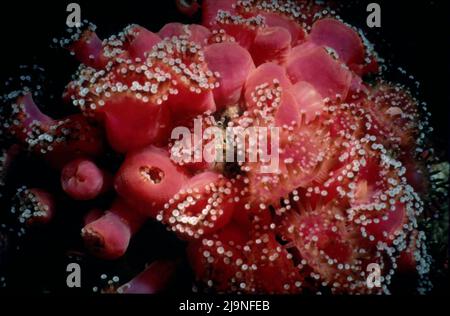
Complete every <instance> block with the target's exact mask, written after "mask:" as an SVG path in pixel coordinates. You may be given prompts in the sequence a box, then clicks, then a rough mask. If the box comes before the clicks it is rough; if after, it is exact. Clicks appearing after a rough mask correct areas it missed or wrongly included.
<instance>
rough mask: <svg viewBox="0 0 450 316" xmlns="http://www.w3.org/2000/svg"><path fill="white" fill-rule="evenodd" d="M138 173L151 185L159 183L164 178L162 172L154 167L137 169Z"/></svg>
mask: <svg viewBox="0 0 450 316" xmlns="http://www.w3.org/2000/svg"><path fill="white" fill-rule="evenodd" d="M139 173H140V174H141V176H142V177H143V178H144V179H145V180H146V181H149V182H151V183H152V184H159V183H161V181H163V180H164V177H165V173H164V171H163V170H161V169H159V168H158V167H155V166H142V167H140V168H139Z"/></svg>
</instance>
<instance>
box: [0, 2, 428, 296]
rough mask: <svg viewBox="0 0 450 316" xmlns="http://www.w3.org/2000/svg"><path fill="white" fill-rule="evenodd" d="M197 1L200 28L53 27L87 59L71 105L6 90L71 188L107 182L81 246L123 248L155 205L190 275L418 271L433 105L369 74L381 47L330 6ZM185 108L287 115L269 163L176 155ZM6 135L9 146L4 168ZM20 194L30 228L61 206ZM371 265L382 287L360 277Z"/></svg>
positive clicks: (207, 113) (287, 286)
mask: <svg viewBox="0 0 450 316" xmlns="http://www.w3.org/2000/svg"><path fill="white" fill-rule="evenodd" d="M184 9H187V8H184ZM202 10H203V19H202V25H196V24H191V25H182V24H180V23H169V24H167V25H165V26H164V27H163V28H162V29H161V30H160V31H159V32H158V33H153V32H151V31H149V30H147V29H145V28H143V27H140V26H136V25H132V26H129V27H127V28H126V29H125V30H123V32H121V33H119V34H118V35H117V36H112V37H111V38H109V39H106V40H103V41H102V40H100V39H99V38H98V37H97V35H96V34H95V28H94V27H93V26H92V25H87V26H86V27H85V28H84V29H83V31H81V30H80V31H79V32H78V33H76V34H74V35H73V36H72V38H70V39H67V40H62V41H61V43H62V44H63V45H64V46H65V47H68V48H69V49H70V50H71V51H72V52H73V54H74V55H75V56H76V57H77V58H78V59H79V60H80V61H81V63H82V64H81V65H80V67H79V70H78V71H77V73H76V75H75V76H74V79H73V81H72V82H71V83H69V84H68V85H67V88H66V91H65V93H64V96H63V100H64V101H65V102H67V103H71V104H73V105H75V106H76V107H77V108H78V109H79V112H80V113H79V114H74V115H71V116H69V117H67V118H64V119H59V120H54V119H52V118H50V117H48V116H46V115H45V114H43V113H42V112H41V111H40V110H39V109H38V107H37V106H36V105H35V104H34V102H33V98H32V91H29V90H23V91H21V92H15V93H11V94H9V95H8V96H6V97H5V98H4V100H3V103H4V104H2V124H3V126H2V127H3V128H2V129H3V131H4V134H5V135H8V136H9V137H12V138H14V139H15V140H16V142H18V143H19V144H20V146H21V147H22V149H27V150H29V151H30V152H32V153H34V154H36V155H39V156H41V157H42V158H43V159H44V160H45V161H47V162H48V163H49V164H50V165H51V166H53V167H54V168H58V169H60V170H61V180H60V181H61V187H62V190H63V191H64V192H65V194H67V195H68V196H70V197H71V198H72V199H74V200H93V199H96V198H98V197H99V196H101V195H103V194H104V193H105V192H110V191H114V192H115V196H116V197H115V200H114V201H111V207H110V208H109V209H108V210H106V211H101V210H98V209H95V210H92V211H90V212H88V213H87V214H86V216H85V226H84V227H83V228H82V229H81V236H82V238H83V239H84V241H85V245H86V247H87V249H89V250H90V251H91V252H92V253H93V254H94V255H95V256H98V257H100V258H103V259H116V258H119V257H121V256H123V255H124V254H125V252H126V250H127V247H128V245H129V242H130V239H132V236H133V234H135V233H136V232H137V231H138V230H139V229H140V227H141V226H142V224H143V223H144V222H145V221H146V220H147V219H156V220H158V221H161V222H162V223H163V224H165V225H166V227H167V228H168V229H169V230H171V231H173V232H174V233H175V234H176V235H177V236H178V237H179V238H180V239H183V240H186V241H187V242H188V247H187V253H188V257H189V260H190V262H191V266H192V269H193V271H194V273H195V276H196V279H197V281H198V282H197V286H196V288H197V289H204V290H207V289H210V290H212V291H216V292H238V293H301V292H307V293H325V292H326V291H330V292H332V293H388V292H389V285H390V283H391V280H392V278H393V276H394V275H395V273H396V272H400V273H401V272H405V271H416V273H417V274H418V276H419V279H422V281H424V282H423V283H422V284H425V285H426V282H425V280H426V275H427V273H428V270H429V265H430V257H429V255H428V254H427V249H426V241H425V234H424V233H423V232H422V231H421V230H420V227H419V222H418V221H419V219H420V216H421V214H422V213H423V211H424V209H425V208H426V207H427V204H426V203H425V202H424V201H425V197H426V196H427V195H428V192H429V190H430V181H431V180H430V177H429V176H428V167H429V165H430V164H431V163H432V162H433V158H432V151H431V150H427V148H426V143H425V141H426V138H425V136H426V133H427V131H428V129H430V128H429V127H428V123H427V120H426V119H427V115H426V109H424V108H423V107H422V105H421V104H420V103H419V102H418V101H417V100H416V99H415V98H414V97H413V96H412V95H411V94H410V93H409V92H408V91H407V90H406V89H405V88H404V87H402V86H400V85H396V84H391V83H388V82H384V81H382V80H381V79H380V80H379V81H377V82H376V83H374V84H367V83H366V82H364V80H363V77H364V76H365V75H368V74H376V73H377V72H378V64H377V58H376V54H375V53H374V52H372V51H371V50H370V49H369V48H368V47H367V45H365V44H364V42H363V40H362V37H361V35H360V34H359V33H358V31H357V30H355V29H354V28H352V27H351V26H349V25H347V24H345V23H344V22H342V21H341V20H340V19H339V18H338V17H336V16H333V15H332V13H333V12H332V11H331V10H327V9H325V8H323V7H322V6H319V5H316V4H312V3H311V2H310V1H297V2H295V1H282V0H278V1H264V0H261V1H257V0H246V1H244V0H229V1H225V0H221V1H216V0H210V1H208V0H206V1H203V8H202ZM422 112H423V113H422ZM194 119H200V120H202V121H203V122H205V124H204V126H205V128H206V127H207V126H217V127H220V128H226V127H236V126H238V127H243V128H247V127H266V128H268V127H277V128H279V130H280V142H279V147H280V148H279V152H280V160H279V162H280V163H279V167H278V169H277V171H276V172H272V173H261V167H262V166H264V164H265V163H266V162H264V161H260V162H247V161H241V162H237V163H208V162H206V161H200V162H183V161H179V160H175V159H173V155H172V153H173V152H174V150H173V149H174V148H178V147H177V146H179V145H180V144H178V143H176V142H174V141H173V140H172V139H171V137H170V136H171V131H172V129H173V128H174V127H176V126H186V127H188V128H191V129H193V128H194V127H193V122H194ZM104 139H105V140H106V142H105V141H104ZM175 145H176V146H175ZM242 145H243V144H239V143H236V144H235V146H236V147H238V148H239V146H241V147H242ZM244 147H245V146H244ZM110 148H111V149H112V150H113V151H115V152H117V153H119V154H123V155H124V156H125V159H124V161H123V163H122V164H121V165H120V167H119V168H118V170H114V171H113V170H111V169H108V168H106V167H104V166H102V165H100V164H99V163H98V161H99V157H102V156H104V155H105V153H106V152H108V151H109V150H111V149H110ZM178 149H179V148H178ZM16 150H17V147H11V148H10V149H9V150H5V151H4V153H3V156H2V160H1V162H2V171H5V170H7V166H8V164H9V162H10V161H11V159H12V158H11V157H12V155H13V153H14V152H15V151H16ZM247 151H249V148H247ZM246 154H248V155H250V154H251V153H250V152H247V153H246ZM113 172H115V174H113ZM16 199H17V201H18V202H17V203H16V204H15V206H14V207H13V208H12V209H11V211H12V212H13V213H14V214H17V215H18V218H20V221H21V223H23V224H24V225H32V224H33V223H35V222H46V221H49V220H51V217H52V214H53V213H54V212H57V211H58V208H60V206H58V205H55V203H54V201H53V199H52V197H51V192H44V191H43V190H41V189H38V188H26V187H22V188H20V189H19V190H18V191H17V194H16ZM370 264H378V266H379V267H380V270H381V273H382V275H381V286H380V287H368V286H367V282H366V281H367V278H368V277H369V274H370V273H371V271H370V270H368V269H367V267H368V266H369V265H370ZM173 268H174V264H173V263H171V262H165V263H161V262H156V263H154V264H152V265H150V267H149V268H148V269H147V270H146V271H145V272H144V273H143V274H142V275H140V276H138V277H137V278H136V279H134V280H133V281H131V282H130V283H127V284H126V285H124V286H122V287H120V288H119V292H154V291H157V290H158V289H160V288H162V287H163V285H164V284H165V280H166V279H168V275H169V274H170V271H171V270H172V269H173Z"/></svg>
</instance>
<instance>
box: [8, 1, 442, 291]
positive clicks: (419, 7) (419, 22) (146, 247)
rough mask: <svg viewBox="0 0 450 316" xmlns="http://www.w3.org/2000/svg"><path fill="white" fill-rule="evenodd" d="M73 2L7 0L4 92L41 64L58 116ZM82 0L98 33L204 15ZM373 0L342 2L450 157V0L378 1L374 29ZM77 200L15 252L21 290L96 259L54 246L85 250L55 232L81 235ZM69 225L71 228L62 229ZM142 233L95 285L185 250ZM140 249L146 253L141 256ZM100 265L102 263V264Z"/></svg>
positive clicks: (47, 103)
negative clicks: (422, 107)
mask: <svg viewBox="0 0 450 316" xmlns="http://www.w3.org/2000/svg"><path fill="white" fill-rule="evenodd" d="M69 2H72V1H48V2H44V1H22V0H20V1H19V0H17V1H12V2H8V3H5V2H2V3H1V4H0V40H1V41H0V43H1V44H0V45H1V46H0V51H1V54H0V94H2V93H3V92H4V90H2V82H4V81H5V80H6V79H8V78H9V77H11V76H12V77H16V76H17V75H18V74H20V73H23V72H24V73H29V71H28V70H26V71H25V70H22V71H19V70H18V69H19V66H20V65H24V64H38V65H41V66H43V68H45V76H38V77H40V79H39V80H40V82H41V83H42V86H43V88H44V94H43V96H42V98H41V99H40V100H39V99H38V100H37V101H38V104H40V105H41V104H43V105H44V109H45V111H46V112H47V113H49V114H53V115H63V114H66V113H67V111H71V110H73V109H66V108H64V107H61V106H60V101H59V99H58V98H59V96H60V95H61V93H62V91H63V87H64V85H65V84H66V83H67V82H68V81H69V79H70V77H71V75H72V74H73V73H74V71H75V69H76V67H77V62H75V61H74V59H73V58H72V57H71V56H69V54H68V52H66V51H64V50H63V49H58V48H55V47H52V45H53V44H52V39H53V38H55V37H56V38H59V37H60V36H62V35H64V34H65V33H64V30H65V28H66V26H65V21H66V17H67V14H68V13H67V12H66V7H67V4H68V3H69ZM73 2H75V1H73ZM76 2H77V3H79V4H80V5H81V14H82V19H88V20H89V21H91V22H93V23H94V24H96V25H97V26H98V30H97V33H98V34H99V36H100V37H101V38H103V37H106V36H109V35H112V34H114V33H117V32H118V31H120V30H121V29H122V28H123V27H125V26H127V25H128V24H131V23H136V24H140V25H142V26H144V27H146V28H148V29H149V30H151V31H154V32H156V31H158V30H159V29H160V28H161V27H162V26H163V25H164V24H165V23H168V22H173V21H178V22H184V23H194V22H196V21H198V16H197V17H194V18H193V19H190V18H187V17H184V16H182V15H181V14H179V13H178V12H177V11H176V9H175V5H174V1H172V0H165V1H152V0H147V1H142V0H141V1H136V0H127V1H121V2H120V4H119V3H116V2H113V1H84V0H83V1H80V0H78V1H76ZM369 2H372V1H368V0H362V1H356V0H353V1H343V2H342V1H340V2H339V3H340V4H341V5H344V6H345V9H344V10H342V14H341V16H342V17H343V18H344V20H345V21H347V22H349V23H350V24H353V25H355V26H358V27H360V28H362V29H363V30H364V31H365V33H366V35H367V37H368V38H369V40H370V41H371V42H372V43H375V48H376V50H377V51H378V52H379V54H380V56H381V57H384V58H385V59H386V60H387V61H388V63H387V65H388V66H389V65H395V66H396V67H398V66H401V67H403V68H404V69H405V70H407V71H408V73H409V74H411V75H413V76H414V77H415V79H414V80H413V81H411V80H409V79H408V78H407V76H403V75H400V74H399V73H398V72H396V71H392V72H390V73H389V76H390V78H391V79H393V80H394V81H400V82H403V83H405V84H407V85H408V86H410V87H411V88H413V87H414V85H413V82H414V81H415V80H417V81H419V82H420V83H421V85H420V89H416V90H415V91H414V93H415V94H417V95H418V97H419V98H420V100H423V101H425V102H427V103H428V108H429V110H430V111H431V112H432V114H433V116H432V126H433V127H434V128H435V132H434V133H433V135H432V138H433V141H434V143H435V145H436V148H437V149H438V153H440V154H441V155H442V156H443V158H444V159H447V160H448V134H449V133H448V131H449V129H448V125H449V115H448V114H449V106H450V97H449V96H450V93H449V88H450V71H449V70H450V63H449V58H450V51H449V48H450V41H449V40H450V36H449V30H450V25H449V24H450V11H449V9H448V7H449V6H448V4H447V3H448V1H446V0H440V1H430V0H421V1H419V0H415V1H407V0H400V1H399V0H396V1H393V0H385V1H373V2H378V3H379V4H380V5H381V8H382V27H381V29H369V28H368V27H367V26H366V25H365V21H366V17H367V12H366V6H367V3H369ZM396 67H395V68H396ZM33 168H34V169H32V170H31V169H30V170H27V171H24V173H27V172H32V173H35V174H36V175H37V176H36V178H41V179H44V181H45V179H49V178H51V177H49V176H48V175H46V174H41V175H40V174H39V172H40V170H39V168H36V166H34V167H33ZM42 170H45V169H42ZM17 181H19V180H17ZM78 207H84V206H83V205H77V204H75V205H73V210H67V214H66V218H64V219H60V220H61V221H63V224H64V225H62V226H58V225H55V226H54V229H55V230H56V231H55V230H53V231H51V232H48V234H44V235H41V236H40V237H38V238H37V237H36V238H37V239H35V240H34V241H32V242H30V243H29V244H27V245H26V246H25V247H26V248H27V251H25V252H22V253H21V255H20V256H22V257H21V258H15V259H19V260H17V261H16V260H14V264H13V265H14V267H13V273H12V281H13V282H15V286H13V289H14V290H17V291H20V290H24V289H28V290H30V289H31V290H36V291H38V292H41V291H42V290H54V289H65V284H64V281H65V277H64V276H65V271H64V270H61V267H65V265H64V262H62V261H64V260H66V261H67V262H69V261H73V260H79V261H80V262H81V263H83V262H85V260H91V259H85V258H84V257H78V255H77V254H76V253H74V254H73V257H70V256H67V255H65V256H58V257H54V254H55V253H58V254H61V253H62V252H63V251H66V250H67V249H68V248H69V249H79V247H80V245H79V244H77V242H76V241H71V240H67V241H66V240H54V237H53V236H55V232H56V235H58V234H63V233H64V235H68V234H69V233H70V230H71V229H73V232H72V233H73V234H74V235H75V236H77V235H78V233H79V227H80V225H78V224H77V223H75V224H71V225H68V224H67V223H69V222H70V220H71V218H72V217H71V216H72V215H71V214H74V212H76V211H77V210H76V208H78ZM71 212H72V213H71ZM73 216H74V217H76V216H75V215H73ZM60 223H61V222H60ZM149 225H153V224H149ZM61 227H63V228H61ZM63 229H67V230H68V231H64V232H62V231H58V230H63ZM140 234H141V236H140V238H139V239H140V240H141V242H140V243H139V242H138V243H136V244H134V245H133V247H132V249H130V256H131V257H130V261H133V260H134V259H136V260H135V261H136V262H138V263H135V264H134V266H133V265H132V266H131V267H130V265H129V262H116V263H112V264H111V265H109V266H108V265H106V266H104V265H102V263H101V262H95V260H94V262H89V266H91V267H93V268H92V269H91V271H89V272H88V275H87V276H86V277H87V278H90V279H91V280H89V282H90V284H93V285H98V284H97V283H96V282H97V281H98V280H99V276H100V274H101V273H103V272H105V273H109V271H113V272H112V273H115V272H117V271H118V270H119V271H121V272H122V274H124V277H125V278H127V277H130V276H131V275H133V273H136V271H138V270H139V269H141V268H142V264H143V263H145V262H144V261H146V260H147V261H151V260H152V259H154V258H158V257H161V256H162V257H166V256H168V257H170V255H171V252H182V248H183V247H182V244H180V243H179V242H177V241H176V240H175V239H174V238H171V237H170V236H168V235H167V234H165V232H164V229H163V228H162V227H160V226H158V225H156V226H151V227H148V229H146V230H144V231H143V232H141V233H140ZM64 235H61V236H64ZM163 240H164V241H163ZM136 256H141V257H142V258H138V259H137V258H136ZM49 258H52V259H49ZM73 258H75V259H73ZM16 262H17V264H16ZM100 266H101V267H102V268H101V269H103V270H101V269H100V268H99V267H100ZM0 272H1V271H0ZM182 274H183V277H182V278H180V282H181V283H183V284H187V285H188V286H187V287H178V288H179V290H180V291H182V292H183V291H186V292H188V291H189V290H190V285H189V282H187V283H186V282H183V281H186V279H189V278H190V275H189V271H182ZM109 276H111V274H109ZM444 282H445V281H444Z"/></svg>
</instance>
